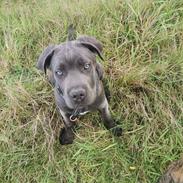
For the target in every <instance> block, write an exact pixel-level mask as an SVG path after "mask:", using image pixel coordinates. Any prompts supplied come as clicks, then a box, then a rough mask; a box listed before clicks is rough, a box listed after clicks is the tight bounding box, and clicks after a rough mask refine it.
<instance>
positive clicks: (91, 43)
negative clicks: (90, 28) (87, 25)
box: [77, 36, 104, 60]
mask: <svg viewBox="0 0 183 183" xmlns="http://www.w3.org/2000/svg"><path fill="white" fill-rule="evenodd" d="M77 41H79V42H80V44H81V45H83V46H84V47H86V48H88V49H89V50H90V51H91V52H93V53H95V54H97V55H98V56H99V57H100V58H101V59H102V60H104V59H103V57H102V55H101V52H102V43H101V42H100V41H98V40H97V39H96V38H94V37H90V36H81V37H79V38H78V39H77Z"/></svg>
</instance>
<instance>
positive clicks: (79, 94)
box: [69, 88, 86, 102]
mask: <svg viewBox="0 0 183 183" xmlns="http://www.w3.org/2000/svg"><path fill="white" fill-rule="evenodd" d="M69 97H70V98H71V100H72V101H74V102H82V101H83V100H84V99H85V98H86V90H85V89H84V88H72V89H71V90H70V92H69Z"/></svg>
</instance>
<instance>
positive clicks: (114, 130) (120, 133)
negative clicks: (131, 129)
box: [111, 127, 123, 137]
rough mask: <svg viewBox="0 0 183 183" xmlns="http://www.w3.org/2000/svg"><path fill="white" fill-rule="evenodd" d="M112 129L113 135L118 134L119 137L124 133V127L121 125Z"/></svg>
mask: <svg viewBox="0 0 183 183" xmlns="http://www.w3.org/2000/svg"><path fill="white" fill-rule="evenodd" d="M111 131H112V133H113V135H114V136H117V137H119V136H121V135H122V133H123V129H122V128H120V127H114V128H113V129H112V130H111Z"/></svg>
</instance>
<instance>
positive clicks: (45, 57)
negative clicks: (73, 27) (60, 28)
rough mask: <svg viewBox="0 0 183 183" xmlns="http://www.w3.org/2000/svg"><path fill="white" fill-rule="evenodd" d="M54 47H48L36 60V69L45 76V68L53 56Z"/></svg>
mask: <svg viewBox="0 0 183 183" xmlns="http://www.w3.org/2000/svg"><path fill="white" fill-rule="evenodd" d="M54 49H55V45H49V46H48V47H47V48H45V49H44V51H43V52H42V53H41V55H40V56H39V58H38V62H37V68H38V69H39V70H41V71H44V73H45V74H46V70H47V68H48V67H49V66H50V63H51V59H52V56H53V54H54Z"/></svg>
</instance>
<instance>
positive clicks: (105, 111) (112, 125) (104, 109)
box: [99, 98, 122, 136]
mask: <svg viewBox="0 0 183 183" xmlns="http://www.w3.org/2000/svg"><path fill="white" fill-rule="evenodd" d="M99 111H100V112H101V115H102V118H103V122H104V126H105V127H106V128H107V129H108V130H110V129H111V130H112V133H113V134H114V135H115V136H120V135H122V128H120V127H117V124H116V122H115V121H114V120H113V118H112V116H111V113H110V111H109V104H108V101H107V99H106V98H105V100H104V102H103V103H102V104H101V105H100V107H99Z"/></svg>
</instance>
